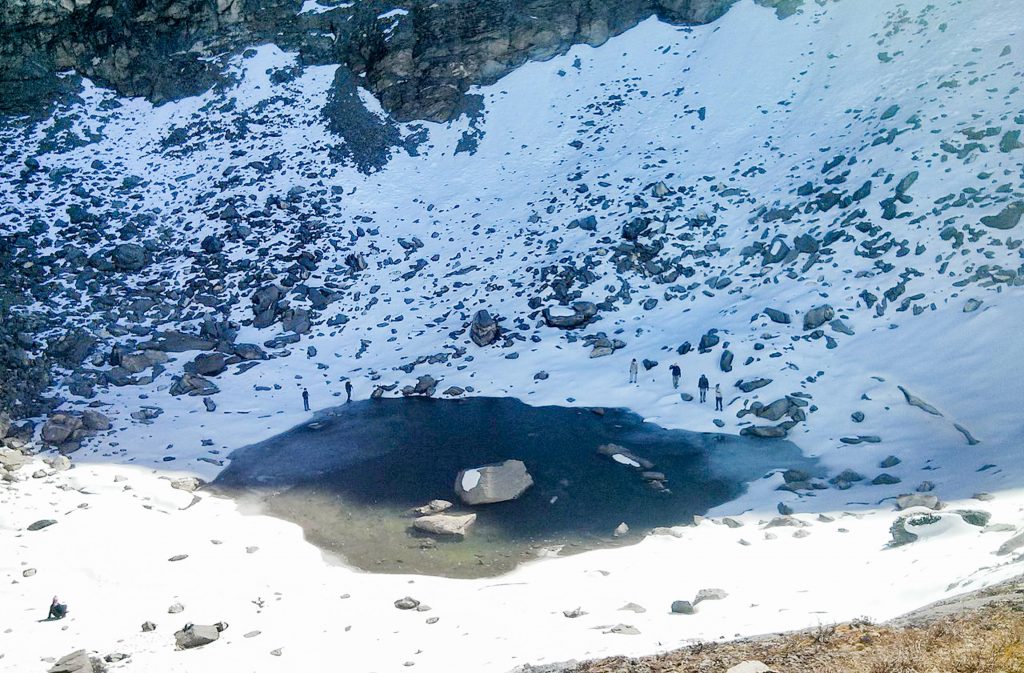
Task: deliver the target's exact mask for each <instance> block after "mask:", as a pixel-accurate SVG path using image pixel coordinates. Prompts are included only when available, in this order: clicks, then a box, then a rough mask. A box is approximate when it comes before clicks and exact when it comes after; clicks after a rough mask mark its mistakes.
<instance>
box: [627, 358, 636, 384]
mask: <svg viewBox="0 0 1024 673" xmlns="http://www.w3.org/2000/svg"><path fill="white" fill-rule="evenodd" d="M637 371H638V367H637V364H636V358H633V361H632V362H630V363H629V382H630V383H636V373H637Z"/></svg>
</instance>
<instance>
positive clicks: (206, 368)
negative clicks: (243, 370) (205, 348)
mask: <svg viewBox="0 0 1024 673" xmlns="http://www.w3.org/2000/svg"><path fill="white" fill-rule="evenodd" d="M191 366H192V371H193V372H194V373H196V374H199V375H200V376H217V375H218V374H221V373H222V372H223V371H224V370H225V369H227V366H228V359H227V356H225V355H224V354H223V353H200V354H199V355H197V356H196V358H195V360H193V361H192V365H191Z"/></svg>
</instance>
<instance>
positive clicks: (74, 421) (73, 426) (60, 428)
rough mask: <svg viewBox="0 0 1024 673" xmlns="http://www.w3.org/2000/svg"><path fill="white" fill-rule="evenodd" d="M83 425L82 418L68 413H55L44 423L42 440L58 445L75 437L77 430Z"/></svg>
mask: <svg viewBox="0 0 1024 673" xmlns="http://www.w3.org/2000/svg"><path fill="white" fill-rule="evenodd" d="M81 427H82V419H81V418H79V417H77V416H69V415H68V414H54V415H53V416H50V418H49V419H48V420H47V421H46V423H45V424H44V425H43V430H42V440H43V441H44V442H45V443H47V444H52V445H54V446H57V445H59V444H63V443H64V442H66V441H68V440H69V439H73V435H74V433H75V431H76V430H79V429H80V428H81Z"/></svg>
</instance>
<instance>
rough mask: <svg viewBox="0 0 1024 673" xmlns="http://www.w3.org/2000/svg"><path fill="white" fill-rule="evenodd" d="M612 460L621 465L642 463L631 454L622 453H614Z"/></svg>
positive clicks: (638, 464) (637, 465)
mask: <svg viewBox="0 0 1024 673" xmlns="http://www.w3.org/2000/svg"><path fill="white" fill-rule="evenodd" d="M612 460H614V461H615V462H616V463H619V464H621V465H629V466H630V467H640V463H638V462H636V461H635V460H633V459H632V458H630V457H629V456H624V455H622V454H621V453H613V454H612Z"/></svg>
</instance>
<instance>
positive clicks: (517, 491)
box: [455, 460, 533, 505]
mask: <svg viewBox="0 0 1024 673" xmlns="http://www.w3.org/2000/svg"><path fill="white" fill-rule="evenodd" d="M532 485H533V477H531V476H530V473H529V472H527V471H526V465H525V464H524V463H523V461H521V460H506V461H504V462H502V463H493V464H490V465H483V466H481V467H476V468H472V469H468V470H462V471H461V472H459V474H458V476H457V477H456V479H455V492H456V493H458V495H459V497H460V498H462V501H463V502H464V503H466V504H467V505H486V504H490V503H495V502H505V501H507V500H515V499H516V498H518V497H519V496H520V495H522V494H523V492H524V491H525V490H526V489H528V488H530V486H532Z"/></svg>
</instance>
